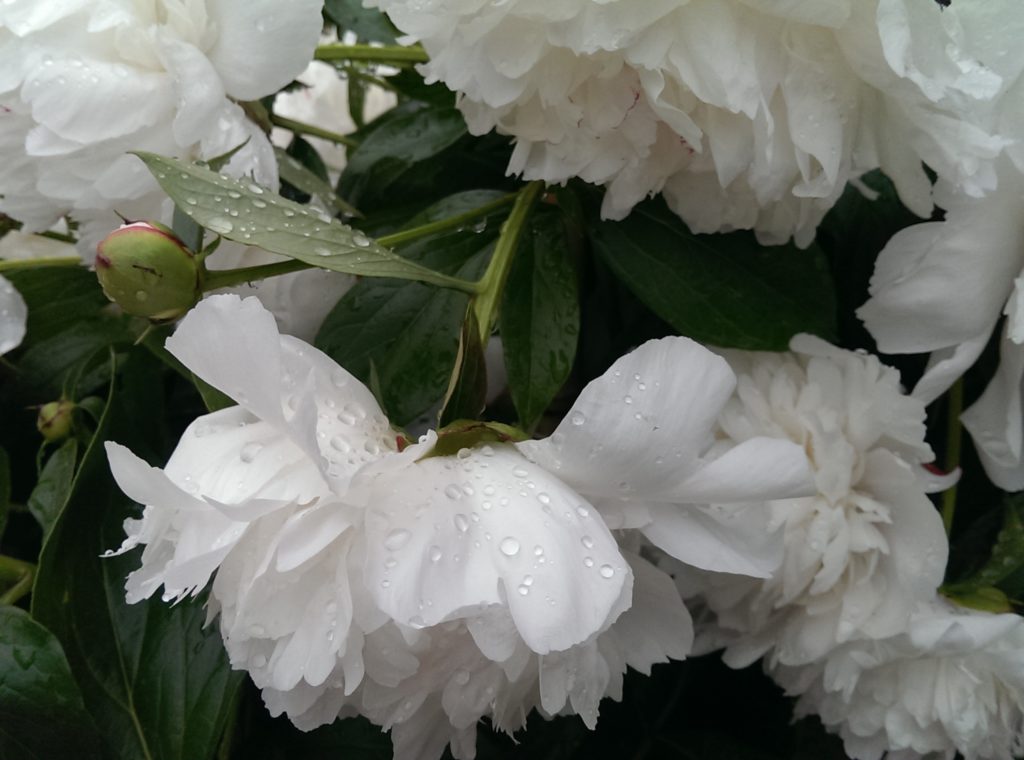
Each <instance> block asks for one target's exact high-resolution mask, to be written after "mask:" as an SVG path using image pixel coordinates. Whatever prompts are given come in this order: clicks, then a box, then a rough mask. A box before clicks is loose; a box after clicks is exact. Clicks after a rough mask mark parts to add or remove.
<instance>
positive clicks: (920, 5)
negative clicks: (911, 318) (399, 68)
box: [368, 0, 1021, 244]
mask: <svg viewBox="0 0 1024 760" xmlns="http://www.w3.org/2000/svg"><path fill="white" fill-rule="evenodd" d="M368 4H370V5H376V6H379V7H380V8H381V9H382V10H384V11H385V12H387V13H388V15H389V16H390V17H391V19H392V20H393V21H394V22H395V24H396V25H397V26H398V27H399V28H400V29H401V30H403V31H404V32H406V33H407V34H408V35H409V36H410V37H411V38H413V39H417V40H420V41H421V42H422V44H423V46H424V47H425V49H426V50H427V52H428V54H429V55H430V59H431V60H430V62H429V63H427V64H426V65H425V66H424V67H423V68H422V70H423V72H424V73H425V74H426V75H427V77H428V81H429V80H440V81H443V82H445V83H446V84H447V85H448V86H449V87H450V88H452V89H453V90H456V91H458V92H459V93H460V101H459V107H460V109H461V110H462V112H463V114H464V115H465V117H466V120H467V122H468V124H469V128H470V131H471V132H473V133H475V134H482V133H485V132H487V131H489V130H491V129H497V130H498V131H499V132H502V133H503V134H508V135H512V136H513V137H515V140H516V148H515V152H514V154H513V157H512V160H511V163H510V165H509V171H510V172H513V173H517V174H520V173H521V174H522V175H523V176H524V177H525V178H527V179H544V180H547V181H550V182H564V181H565V180H567V179H568V178H570V177H573V176H578V177H581V178H583V179H584V180H587V181H588V182H592V183H595V184H601V185H606V186H607V188H608V192H607V194H606V196H605V201H604V208H603V214H604V215H605V216H606V217H610V218H621V217H623V216H625V215H626V214H627V213H628V212H629V210H630V209H631V208H632V207H633V206H634V205H635V204H636V203H638V202H639V201H640V200H642V199H643V198H644V197H645V196H647V195H649V194H651V193H656V192H664V194H665V198H666V200H667V201H668V203H669V205H670V206H671V207H672V208H673V209H674V210H675V211H676V213H678V214H679V215H680V216H681V217H682V218H683V219H684V221H686V223H687V224H688V225H690V227H691V228H692V229H694V230H695V231H698V232H714V231H719V230H730V229H738V228H742V229H747V228H753V229H755V230H756V231H757V233H758V235H759V237H760V238H761V239H762V240H764V241H766V242H781V241H785V240H787V239H788V238H790V237H791V236H794V235H795V237H796V240H797V241H798V242H799V243H801V244H807V243H809V242H810V240H811V239H812V238H813V235H814V231H815V228H816V227H817V225H818V223H819V222H820V221H821V218H822V217H823V216H824V214H825V213H826V212H827V211H828V209H829V208H830V207H831V206H832V205H833V204H834V202H835V201H836V199H837V198H838V196H839V194H840V193H841V192H842V190H843V188H844V187H845V185H846V183H847V181H848V180H849V179H851V178H855V177H857V176H859V175H860V174H861V173H864V172H866V171H869V170H872V169H875V168H879V167H881V168H882V169H883V170H884V171H885V172H886V173H887V174H888V175H889V176H890V177H891V178H892V179H893V180H894V182H895V183H896V186H897V189H898V190H899V193H900V197H901V198H902V199H903V201H904V202H905V203H906V204H907V205H908V206H909V207H910V208H911V209H912V210H914V211H915V212H916V213H918V214H919V215H921V216H928V215H929V214H930V212H931V208H932V202H931V194H930V182H929V180H928V177H927V176H926V174H925V172H924V168H923V166H922V161H923V162H924V163H926V164H928V166H930V167H931V168H932V169H934V170H935V171H937V172H938V173H939V174H940V175H941V176H944V177H948V178H949V179H951V180H953V181H955V182H957V183H962V184H963V185H964V186H966V187H967V188H969V189H970V191H971V192H972V193H975V194H977V193H979V192H981V191H982V190H984V189H987V188H990V187H991V186H992V184H993V177H992V172H991V168H990V167H989V166H988V164H987V162H988V161H989V160H990V159H992V158H994V157H995V156H996V155H997V154H998V153H999V151H1000V150H1001V149H1002V148H1003V147H1004V146H1005V145H1006V144H1007V142H1008V140H1007V139H1005V138H1003V137H999V136H997V135H998V133H999V130H1000V129H1002V128H1003V127H1006V126H1007V125H1008V124H1010V123H1012V122H1013V114H1009V115H1007V114H1003V113H998V112H997V111H996V109H995V106H994V105H993V104H994V103H997V102H999V98H1000V96H1001V95H1002V94H1003V93H1004V92H1006V91H1008V90H1009V89H1010V88H1011V87H1012V86H1013V84H1014V82H1013V80H1012V78H1011V75H1016V73H1018V71H1019V67H1020V65H1021V53H1020V46H1019V45H1017V44H1016V41H1015V40H1017V39H1019V36H1018V37H1014V36H1013V31H1014V27H1015V26H1016V25H1017V20H1018V19H1019V18H1020V16H1021V14H1020V12H1019V8H1018V7H1017V4H1016V3H1015V2H1013V0H995V1H994V2H988V3H980V2H973V3H971V2H968V3H963V2H958V3H953V4H952V5H951V6H949V7H942V6H941V5H940V4H939V3H936V2H932V1H931V0H856V2H851V0H793V1H791V2H776V3H770V2H765V0H602V1H600V2H599V1H596V0H552V1H551V2H546V3H537V2H533V0H508V2H501V3H481V2H479V1H478V0H454V1H453V0H426V1H423V0H420V1H417V2H413V1H412V0H372V1H371V2H368ZM965 5H966V9H965ZM976 6H977V7H976ZM1007 17H1009V18H1010V19H1012V21H1010V22H1007V20H1006V19H1007ZM993 50H995V51H1000V52H998V53H993V52H992V51H993ZM1019 113H1020V110H1019V109H1018V110H1017V111H1016V114H1019Z"/></svg>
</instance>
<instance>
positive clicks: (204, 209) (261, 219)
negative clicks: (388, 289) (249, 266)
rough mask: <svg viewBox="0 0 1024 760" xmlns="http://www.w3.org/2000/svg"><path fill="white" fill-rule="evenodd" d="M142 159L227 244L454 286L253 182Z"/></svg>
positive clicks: (177, 163) (355, 270)
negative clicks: (230, 241) (227, 241)
mask: <svg viewBox="0 0 1024 760" xmlns="http://www.w3.org/2000/svg"><path fill="white" fill-rule="evenodd" d="M137 155H138V156H139V157H140V158H141V159H142V160H143V161H144V162H145V163H146V166H148V167H149V170H150V171H151V172H153V175H154V176H155V177H156V179H157V182H158V183H159V184H160V186H161V187H162V188H163V189H164V192H166V193H167V194H168V195H169V196H171V198H172V199H173V200H174V202H175V203H177V204H179V206H180V207H181V208H182V209H184V210H185V211H186V212H187V213H188V214H189V215H190V216H191V217H192V218H193V219H195V220H196V221H197V222H198V223H199V224H201V225H202V226H203V227H206V228H207V229H208V230H211V231H212V232H216V233H217V234H219V235H221V236H222V237H225V238H227V239H228V240H234V241H236V242H239V243H243V244H245V245H254V246H257V247H259V248H263V249H265V250H267V251H271V252H273V253H280V254H282V255H283V256H288V257H290V258H293V259H297V260H299V261H303V262H305V263H307V264H310V265H311V266H316V267H321V268H323V269H330V270H333V271H336V272H346V273H348V274H358V275H365V276H372V277H396V278H401V279H410V280H418V281H422V282H431V283H434V284H436V285H442V286H451V285H452V284H453V281H452V280H451V278H448V277H445V276H444V275H441V274H439V273H437V272H433V271H431V270H429V269H426V268H425V267H422V266H419V265H417V264H415V263H413V262H411V261H408V260H407V259H405V258H403V257H402V256H399V255H398V254H396V253H393V252H392V251H390V250H388V249H387V248H384V247H383V246H381V245H379V244H378V243H377V242H376V241H374V240H371V239H370V238H368V237H367V236H366V235H365V234H363V233H362V232H359V231H357V230H353V229H352V228H351V227H348V226H347V225H344V224H342V223H341V222H339V221H338V220H337V219H333V218H331V217H330V216H328V215H327V214H324V213H319V212H317V211H315V210H313V209H310V208H308V207H306V206H302V205H300V204H298V203H294V202H292V201H289V200H286V199H285V198H282V197H280V196H278V195H275V194H273V193H271V192H270V191H269V190H265V189H263V188H261V187H260V186H259V185H256V184H253V183H252V182H251V181H246V180H236V179H231V178H229V177H225V176H223V175H220V174H217V173H215V172H211V171H210V170H209V169H204V168H202V167H199V166H195V165H193V164H188V163H185V162H183V161H178V160H177V159H173V158H164V157H163V156H157V155H155V154H153V153H139V154H137Z"/></svg>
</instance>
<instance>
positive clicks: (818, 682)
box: [773, 600, 1024, 760]
mask: <svg viewBox="0 0 1024 760" xmlns="http://www.w3.org/2000/svg"><path fill="white" fill-rule="evenodd" d="M773 675H774V676H775V677H776V678H777V679H778V680H779V681H780V683H781V684H782V685H783V686H785V687H786V689H787V691H788V692H789V693H790V694H799V695H801V696H800V701H799V702H798V704H797V713H798V714H799V715H808V714H816V715H818V716H819V717H820V718H821V720H822V722H823V723H824V724H825V726H826V727H827V728H828V729H829V730H831V731H834V732H836V733H838V734H839V735H840V736H841V737H842V738H843V742H844V744H845V747H846V751H847V752H848V753H849V754H850V756H851V757H853V758H856V759H857V760H880V758H882V757H885V758H887V759H888V760H920V759H921V758H929V759H930V760H938V759H939V758H943V759H944V760H953V757H954V756H955V755H956V754H957V753H958V752H959V753H960V754H961V755H963V757H964V758H966V760H1013V758H1015V757H1020V755H1021V753H1022V752H1024V619H1022V618H1020V617H1019V616H1017V615H993V614H990V613H984V612H974V611H971V610H965V609H959V608H954V607H952V606H951V605H949V604H947V603H945V602H943V601H941V600H936V601H934V602H932V603H930V604H926V605H924V606H922V608H920V609H918V610H917V611H916V612H915V613H914V615H913V617H912V618H911V620H910V623H909V625H908V626H907V629H906V631H905V632H903V633H900V634H899V635H896V636H893V637H891V638H887V639H883V640H878V641H862V642H855V643H850V644H846V645H844V646H841V647H839V648H838V649H836V650H835V651H833V652H831V653H830V654H829V656H828V659H827V660H826V661H825V662H823V663H821V664H817V665H815V666H811V667H804V668H779V669H778V670H777V671H775V672H774V673H773Z"/></svg>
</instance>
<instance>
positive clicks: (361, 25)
mask: <svg viewBox="0 0 1024 760" xmlns="http://www.w3.org/2000/svg"><path fill="white" fill-rule="evenodd" d="M324 13H326V14H327V18H329V19H330V20H331V21H333V22H334V23H335V24H337V25H338V28H339V29H341V30H343V31H346V32H355V34H356V37H358V38H359V39H361V40H366V41H368V42H383V43H385V44H388V45H393V44H395V42H396V34H397V33H396V30H395V27H394V26H393V25H392V24H391V21H390V20H389V19H388V17H387V16H385V15H384V14H383V13H381V12H380V11H379V10H378V9H376V8H364V7H363V3H362V0H326V2H325V3H324ZM339 36H340V35H339Z"/></svg>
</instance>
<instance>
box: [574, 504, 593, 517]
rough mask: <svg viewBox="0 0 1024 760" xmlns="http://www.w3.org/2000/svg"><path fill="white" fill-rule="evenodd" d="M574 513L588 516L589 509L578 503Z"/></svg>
mask: <svg viewBox="0 0 1024 760" xmlns="http://www.w3.org/2000/svg"><path fill="white" fill-rule="evenodd" d="M576 514H578V515H579V516H580V517H590V510H589V509H587V508H586V507H584V506H583V505H582V504H580V505H579V506H578V507H576Z"/></svg>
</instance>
